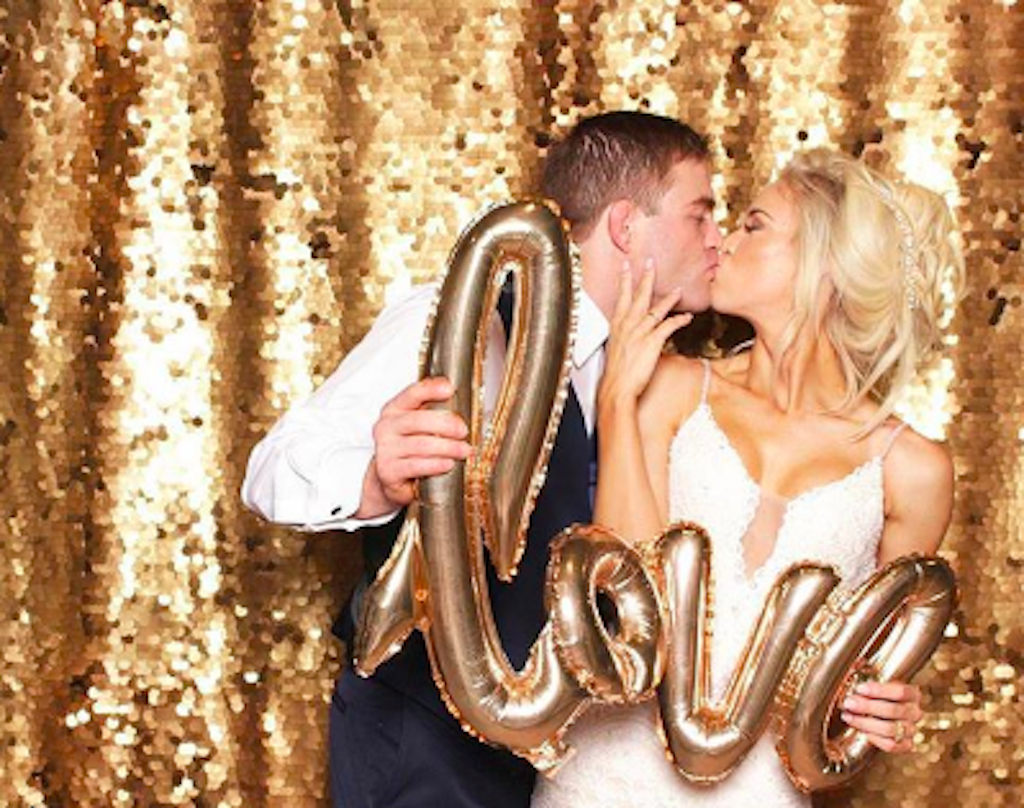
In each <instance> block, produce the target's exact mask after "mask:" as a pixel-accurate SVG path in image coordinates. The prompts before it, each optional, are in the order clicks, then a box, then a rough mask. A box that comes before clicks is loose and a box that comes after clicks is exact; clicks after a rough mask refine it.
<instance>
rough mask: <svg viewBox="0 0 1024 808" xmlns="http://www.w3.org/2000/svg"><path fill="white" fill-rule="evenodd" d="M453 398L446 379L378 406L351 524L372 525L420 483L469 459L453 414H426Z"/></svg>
mask: <svg viewBox="0 0 1024 808" xmlns="http://www.w3.org/2000/svg"><path fill="white" fill-rule="evenodd" d="M454 393H455V388H454V387H452V384H451V382H449V381H448V380H447V379H444V378H439V377H438V378H427V379H421V380H420V381H418V382H415V383H414V384H411V385H409V386H408V387H406V388H405V389H404V390H402V391H401V392H400V393H399V394H398V395H396V396H395V397H394V398H393V399H391V400H390V401H389V402H388V403H387V404H385V405H384V408H383V409H382V410H381V414H380V418H378V419H377V423H376V424H375V425H374V427H373V444H374V454H373V459H372V460H371V461H370V465H369V466H368V467H367V469H366V475H365V476H364V477H363V491H362V497H361V499H360V501H359V509H358V510H357V511H356V514H355V515H356V517H357V518H359V519H372V518H374V517H378V516H384V515H385V514H388V513H391V512H393V511H396V510H398V509H399V508H402V507H405V506H406V505H408V504H409V503H410V502H412V500H413V497H414V496H415V494H416V481H417V480H418V479H419V478H420V477H429V476H431V475H434V474H444V473H445V472H447V471H450V470H451V469H452V468H453V467H454V466H455V463H456V462H457V461H459V460H465V459H466V458H467V457H469V455H470V451H471V450H470V444H469V441H468V440H467V437H468V435H469V430H468V428H467V427H466V423H465V421H463V420H462V418H460V417H459V416H458V415H456V414H455V413H453V412H447V411H444V410H434V409H430V408H429V407H430V405H431V404H435V403H440V402H443V401H447V400H448V399H449V398H451V397H452V395H453V394H454Z"/></svg>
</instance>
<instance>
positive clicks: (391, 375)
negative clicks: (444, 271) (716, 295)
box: [242, 284, 608, 531]
mask: <svg viewBox="0 0 1024 808" xmlns="http://www.w3.org/2000/svg"><path fill="white" fill-rule="evenodd" d="M437 288H438V287H437V285H436V284H431V285H427V286H420V287H417V288H415V289H413V290H412V291H411V292H409V293H408V294H406V295H405V296H403V297H402V298H401V299H399V300H397V301H396V302H394V303H393V304H391V305H389V306H388V307H387V308H385V309H384V310H383V311H382V312H381V314H380V316H379V317H378V318H377V320H376V321H375V322H374V324H373V327H372V328H371V329H370V332H369V333H368V334H367V335H366V337H365V338H364V339H363V340H362V341H361V342H360V343H359V344H358V345H357V346H356V347H355V348H353V349H352V351H351V352H350V353H349V354H348V355H347V356H346V357H345V359H344V361H343V362H342V363H341V364H340V365H339V366H338V368H337V369H336V370H335V371H334V373H332V374H331V376H330V378H328V379H327V381H325V382H324V384H323V385H322V386H321V387H320V388H319V389H318V390H317V391H316V392H315V393H314V394H313V395H312V396H310V398H308V399H307V400H306V401H304V402H302V403H300V404H298V405H296V406H294V407H293V408H292V409H290V410H289V411H288V412H287V413H285V414H284V416H282V417H281V419H280V420H279V421H278V422H277V423H276V424H275V425H274V428H273V429H271V431H270V432H269V433H268V434H267V435H266V437H264V438H263V440H261V441H260V442H259V443H258V444H257V445H256V447H255V448H254V449H253V451H252V454H251V455H250V457H249V464H248V467H247V469H246V473H245V481H244V482H243V483H242V499H243V501H244V502H245V504H246V506H247V507H248V508H250V509H252V510H254V511H256V512H257V513H259V514H260V515H262V516H263V517H264V518H266V519H269V520H270V521H272V522H277V523H280V524H287V525H293V526H296V527H299V528H301V529H304V530H313V531H318V530H337V529H341V530H357V529H358V528H360V527H363V526H366V525H376V524H380V523H383V522H386V521H388V520H389V519H391V518H392V517H393V516H394V514H393V513H392V514H387V515H384V516H381V517H378V518H376V519H369V520H360V519H355V518H353V516H352V514H354V513H355V512H356V510H357V509H358V508H359V500H360V497H361V496H362V490H363V477H364V476H365V475H366V469H367V467H368V466H369V464H370V460H371V459H372V458H373V452H374V445H373V427H374V424H375V423H376V422H377V418H378V416H379V414H380V411H381V409H382V408H383V407H384V405H385V404H386V403H387V402H388V401H390V400H391V399H392V398H394V396H395V395H397V394H398V393H399V392H401V391H402V390H403V389H405V388H406V387H408V386H409V385H410V384H412V383H413V382H415V381H416V379H417V378H419V355H420V347H421V345H422V343H423V336H424V332H425V329H426V325H427V319H428V317H429V316H430V311H431V308H432V306H433V302H434V298H435V296H436V293H437ZM607 338H608V320H607V319H606V318H605V316H604V314H603V313H602V312H601V310H600V309H599V308H598V307H597V304H596V303H594V301H593V300H591V299H590V297H589V296H588V295H587V294H586V293H585V292H581V294H580V304H579V310H578V312H577V331H576V338H575V341H574V343H573V349H572V370H571V373H570V380H571V383H572V385H573V388H574V390H575V392H576V398H577V399H578V400H579V403H580V408H581V409H582V411H583V418H584V421H585V422H586V427H587V431H588V433H589V432H591V431H592V430H593V423H594V403H595V399H596V397H597V385H598V382H599V381H600V379H601V372H602V370H603V369H604V351H603V350H601V348H602V346H603V345H604V342H605V340H606V339H607ZM505 343H506V339H505V335H504V328H503V326H502V323H501V320H500V318H499V317H497V316H494V317H493V318H492V320H491V323H490V331H489V333H488V339H487V354H486V361H485V364H484V396H485V406H486V408H487V410H488V412H489V411H490V409H491V408H492V407H493V405H494V398H495V396H496V394H497V390H498V388H499V386H500V383H501V376H502V373H503V372H504V364H505Z"/></svg>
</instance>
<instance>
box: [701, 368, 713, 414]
mask: <svg viewBox="0 0 1024 808" xmlns="http://www.w3.org/2000/svg"><path fill="white" fill-rule="evenodd" d="M700 361H701V363H702V364H703V365H704V385H703V386H702V387H701V390H700V403H701V404H707V403H708V388H709V387H710V386H711V360H709V359H701V360H700Z"/></svg>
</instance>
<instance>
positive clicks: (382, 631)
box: [354, 202, 662, 768]
mask: <svg viewBox="0 0 1024 808" xmlns="http://www.w3.org/2000/svg"><path fill="white" fill-rule="evenodd" d="M510 267H512V268H513V269H514V271H513V279H514V282H515V284H516V289H515V301H516V303H515V309H514V312H513V315H514V316H513V326H512V330H511V334H510V337H509V343H508V351H507V358H506V368H505V376H504V380H503V382H502V386H501V390H500V392H499V394H498V396H497V402H498V403H497V407H496V410H495V412H494V413H493V415H492V417H491V421H490V424H489V425H485V424H484V419H483V398H482V393H483V385H482V369H483V352H484V347H485V343H486V331H487V328H488V320H489V318H490V316H491V314H492V312H493V311H494V309H495V305H496V301H497V297H498V294H499V292H500V288H501V285H502V281H503V277H504V275H505V273H506V270H507V269H509V268H510ZM578 282H579V281H578V278H577V277H576V273H575V271H574V270H573V265H572V262H571V260H570V255H569V247H568V240H567V236H566V234H565V231H564V230H563V224H562V222H561V220H560V219H559V217H558V216H557V215H556V214H555V213H554V212H553V211H552V210H551V209H549V208H548V207H546V206H545V205H544V204H541V203H535V202H523V203H516V204H511V205H506V206H502V207H499V208H496V209H493V210H491V211H490V212H488V213H486V214H485V215H484V216H483V217H482V218H480V219H479V220H478V221H477V222H476V223H475V224H473V225H472V226H471V227H470V228H468V230H467V231H466V232H465V233H464V234H463V235H462V236H461V237H460V239H459V242H458V244H457V245H456V247H455V249H454V251H453V253H452V256H451V258H450V259H449V267H448V272H447V275H446V277H445V280H444V284H443V287H442V290H441V294H440V297H439V299H438V307H437V311H436V314H435V316H434V318H433V320H432V322H431V325H430V328H429V332H428V339H427V344H426V349H425V354H424V358H423V369H422V373H423V375H424V376H445V377H447V378H448V379H449V380H451V382H452V384H453V385H454V387H455V391H456V392H455V395H454V396H453V398H452V399H451V400H450V401H448V402H444V403H442V404H440V405H438V407H439V408H450V409H451V410H452V411H454V412H456V413H458V414H459V415H461V416H462V417H463V419H464V420H465V421H466V422H467V423H468V424H469V426H470V438H469V439H470V441H471V443H472V444H473V446H474V448H475V451H474V454H473V456H472V457H471V458H470V459H469V460H468V461H466V462H465V463H460V464H458V465H457V466H456V467H455V468H454V469H453V470H452V471H450V472H448V473H446V474H441V475H438V476H435V477H429V478H425V479H423V480H421V481H420V482H419V486H418V493H417V498H416V501H415V503H414V504H413V506H412V507H411V508H410V509H409V512H408V515H407V518H406V522H405V524H404V526H403V528H402V530H401V533H400V535H399V538H398V541H397V542H396V545H395V548H394V550H393V552H392V555H391V557H390V558H389V559H388V561H387V563H386V564H385V565H384V566H383V567H382V568H381V570H380V572H379V574H378V576H377V579H376V581H375V582H374V584H373V585H372V586H371V587H370V589H369V591H368V592H367V594H366V597H365V600H364V609H363V614H362V617H361V620H360V625H359V629H358V631H357V635H356V642H355V648H354V655H355V665H356V668H357V670H358V671H359V672H360V673H363V674H364V675H368V674H370V673H372V671H374V670H375V669H376V668H377V666H378V665H380V664H381V663H382V662H384V661H385V660H386V659H387V658H388V657H389V656H390V655H392V654H393V653H395V652H396V651H397V650H398V648H399V647H400V646H401V644H402V642H404V640H405V638H406V637H407V636H408V634H409V633H410V632H411V631H412V630H414V629H416V628H419V629H420V630H422V631H423V632H424V634H425V636H426V640H427V649H428V651H429V654H430V659H431V664H432V666H433V670H434V678H435V681H436V683H437V685H438V687H439V689H440V690H441V694H442V697H443V699H444V701H445V703H446V705H447V706H448V708H449V709H450V711H451V712H452V713H453V714H454V715H455V716H456V717H457V718H458V719H459V720H460V722H461V723H462V726H463V728H464V729H465V730H466V731H468V732H470V733H472V734H474V735H477V736H479V737H482V738H484V739H486V740H487V741H489V742H491V743H494V744H498V745H501V746H504V747H506V748H508V749H510V750H512V751H513V752H515V753H517V754H519V755H521V756H523V757H525V758H527V759H529V760H531V761H533V762H534V764H535V765H537V766H538V767H539V768H547V767H552V766H554V765H557V763H558V761H559V760H560V759H561V757H562V750H561V747H560V737H561V733H562V731H563V730H564V728H565V726H566V725H567V724H568V723H569V722H570V721H571V720H572V719H573V718H574V717H575V716H576V715H577V714H578V713H579V711H580V710H582V709H583V707H584V706H585V704H586V702H587V701H588V699H589V698H590V693H591V692H601V693H604V694H611V693H614V692H617V693H619V694H620V695H621V696H622V697H624V698H625V697H628V696H629V694H631V693H636V692H641V693H642V692H647V691H649V690H650V689H651V688H652V687H653V684H654V682H655V681H656V680H657V677H658V675H659V674H660V670H659V666H658V657H657V648H658V647H659V641H660V639H661V636H662V633H661V626H660V623H659V622H658V616H659V612H658V608H657V598H656V595H654V594H653V584H652V583H651V582H650V581H649V579H647V580H646V587H645V585H644V584H645V581H644V579H645V578H646V572H645V571H644V567H643V564H642V561H641V560H640V559H639V557H634V556H635V551H633V550H631V549H630V548H629V547H627V546H626V545H625V544H624V543H623V542H621V541H620V540H619V539H617V538H615V537H610V536H607V535H601V536H600V537H598V536H597V535H596V534H595V535H591V534H588V533H582V534H580V535H575V536H572V535H566V536H565V537H564V539H563V541H562V542H561V544H560V546H561V548H562V554H561V555H560V556H559V557H560V558H562V559H563V562H564V563H563V564H562V565H561V566H559V565H558V564H556V565H555V566H554V567H553V569H555V572H554V573H553V576H552V580H553V581H554V582H555V583H553V586H554V587H555V589H556V590H559V587H562V588H571V584H570V582H573V583H576V584H581V585H582V586H583V587H584V588H585V589H588V590H589V591H594V592H596V591H603V590H606V591H607V594H608V595H609V596H610V597H612V598H613V599H614V598H615V597H618V595H617V592H619V591H620V590H621V591H623V592H627V593H629V592H633V591H636V590H637V587H638V586H639V589H641V590H644V591H645V592H646V598H647V599H646V601H645V602H646V603H648V604H651V605H650V608H649V609H648V610H647V611H648V612H649V613H648V615H647V617H646V618H643V619H640V620H636V621H633V622H631V623H629V621H628V620H627V623H629V625H639V624H640V623H642V622H644V620H646V622H647V624H648V625H649V627H650V628H649V630H647V631H636V632H633V633H632V634H630V635H629V636H628V637H626V638H619V639H617V640H611V639H610V638H609V637H607V634H605V635H603V636H602V635H601V633H600V632H596V633H595V632H590V633H586V632H582V631H581V630H580V627H581V626H582V625H584V623H585V620H586V619H593V616H596V614H597V613H596V609H595V610H593V614H592V615H591V614H590V613H588V614H587V615H586V618H585V617H584V615H583V614H582V613H577V614H573V613H571V612H566V611H565V610H564V609H563V613H562V615H561V617H560V619H559V620H558V621H556V626H557V630H556V628H554V627H552V625H551V622H550V620H549V622H548V624H547V625H546V626H545V627H544V629H543V630H542V631H541V633H540V636H539V637H538V639H537V641H536V642H535V644H534V645H533V647H532V649H531V652H530V655H529V658H528V659H527V662H526V664H525V666H524V668H523V669H522V670H520V671H516V670H513V668H512V666H511V664H510V663H509V660H508V658H507V656H506V654H505V652H504V650H503V649H502V647H501V642H500V638H499V636H498V633H497V629H496V627H495V623H494V617H493V613H492V611H491V604H490V601H489V598H488V591H487V578H486V572H485V566H484V546H486V547H487V549H488V550H489V553H490V558H491V562H492V563H493V565H494V567H495V570H496V571H497V573H498V576H499V577H500V578H503V579H506V580H508V579H510V578H512V577H513V576H514V575H515V573H516V565H517V563H518V561H519V559H520V557H521V555H522V552H523V548H524V543H525V538H526V528H527V525H528V522H529V517H530V513H531V511H532V509H533V504H534V501H535V499H536V496H537V494H538V492H539V490H540V487H541V485H542V484H543V480H544V473H545V464H546V461H547V458H548V455H549V453H550V448H551V443H552V441H553V439H554V434H555V431H556V430H557V426H558V421H559V417H560V414H561V409H562V405H563V403H564V400H565V395H566V383H567V374H568V357H569V348H570V343H571V334H572V321H573V308H572V306H573V302H574V300H575V297H576V290H577V287H578ZM609 559H613V560H611V561H609ZM625 559H628V561H624V560H625ZM623 563H626V564H628V565H629V566H630V569H632V570H633V571H634V573H635V574H634V575H633V576H632V577H630V576H626V578H623V577H622V576H618V575H615V574H613V572H612V570H613V568H614V567H616V565H618V566H620V567H621V565H622V564H623ZM577 565H581V566H577ZM627 579H628V580H627ZM638 581H639V584H638V583H637V582H638ZM559 582H560V583H559ZM560 600H561V598H560V596H558V597H556V601H559V602H560ZM634 600H635V599H634ZM563 605H564V604H563ZM620 613H623V614H625V615H627V617H628V615H629V607H628V604H623V607H622V609H620ZM556 633H557V634H559V636H560V638H561V639H560V641H559V636H556ZM567 635H571V636H573V637H574V638H575V637H576V636H577V635H578V636H580V637H582V640H583V641H584V642H585V643H588V644H589V649H590V651H589V653H588V654H585V655H584V657H583V658H584V659H585V660H586V662H585V663H579V662H578V661H577V660H579V659H580V657H579V656H578V652H579V650H580V649H579V647H578V646H577V644H576V642H575V639H573V640H571V641H570V640H566V636H567ZM633 640H635V642H636V644H637V646H638V647H637V650H636V651H635V652H632V653H629V652H628V651H625V650H623V649H624V648H625V647H626V646H628V645H629V644H630V642H631V641H633ZM559 648H561V651H560V650H559ZM567 649H572V650H567ZM602 652H609V653H608V654H606V657H605V660H604V661H598V659H599V657H600V654H601V653H602ZM626 656H628V657H629V661H630V664H625V663H623V662H622V660H623V658H624V657H626ZM609 660H610V661H609ZM563 661H565V662H566V663H567V664H563ZM574 661H575V662H574ZM605 661H607V664H604V662H605ZM591 662H593V663H594V665H595V667H596V668H598V670H596V671H595V675H596V678H595V679H594V681H596V682H597V683H598V684H596V685H594V686H593V687H591V686H589V685H590V684H593V683H592V682H591V680H589V679H588V677H586V676H581V675H580V669H581V668H580V666H581V665H583V666H584V667H585V666H586V665H588V664H590V663H591ZM574 664H575V669H576V674H575V675H574V674H573V673H572V671H573V667H574ZM602 665H603V667H602ZM616 665H618V667H616ZM616 677H619V678H618V679H616ZM595 688H596V689H595Z"/></svg>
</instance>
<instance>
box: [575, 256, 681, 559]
mask: <svg viewBox="0 0 1024 808" xmlns="http://www.w3.org/2000/svg"><path fill="white" fill-rule="evenodd" d="M653 282H654V277H653V272H652V271H651V270H650V269H647V270H645V272H644V274H643V276H642V278H641V281H640V284H639V285H638V287H637V288H636V290H635V291H634V289H633V286H632V279H631V277H630V275H629V274H628V272H624V273H623V276H622V279H621V281H620V290H619V300H618V304H617V305H616V309H615V313H614V314H613V316H612V322H611V335H610V336H609V339H608V346H607V351H606V355H605V369H604V374H603V376H602V378H601V385H600V387H599V388H598V396H597V431H598V483H597V494H596V497H595V502H594V521H595V522H596V523H597V524H600V525H604V526H605V527H608V528H611V529H612V530H614V531H615V532H616V533H618V534H620V535H621V536H622V537H623V538H626V539H629V540H632V541H636V540H639V539H646V538H650V537H652V536H655V535H657V534H658V533H659V532H660V531H661V530H662V528H663V527H664V524H665V514H664V500H663V499H661V498H659V497H657V496H656V495H655V491H656V490H658V489H657V488H656V484H655V481H653V480H652V479H651V475H650V474H649V470H648V463H649V457H648V456H649V455H650V454H652V450H654V453H655V454H660V453H661V452H660V451H658V450H656V449H655V446H654V444H655V443H660V442H659V441H657V440H654V441H650V440H647V439H648V438H650V437H651V435H650V431H649V430H648V429H645V428H643V427H644V425H642V424H641V411H643V412H644V413H650V412H652V411H654V412H658V411H659V409H660V408H659V407H658V404H657V400H658V399H661V396H659V395H657V391H658V389H660V388H661V387H662V385H661V384H658V383H652V376H654V378H655V382H656V381H657V379H658V378H659V377H660V376H661V374H660V373H658V372H656V371H655V368H656V367H657V366H658V361H659V357H660V356H661V350H662V347H663V346H664V344H665V340H666V339H668V337H669V336H670V335H671V334H672V333H673V332H674V331H676V330H677V329H678V328H680V327H681V326H682V325H685V324H686V323H687V322H689V320H690V315H686V314H673V315H669V314H668V312H669V311H670V310H671V308H672V306H673V305H675V303H676V301H677V300H678V296H677V295H668V296H667V297H665V298H663V299H661V300H658V301H655V302H654V303H653V304H652V302H651V297H652V288H653ZM645 391H647V392H646V393H645ZM641 396H644V399H645V400H644V403H643V404H641ZM661 414H662V415H665V417H670V416H669V415H668V414H667V413H666V412H665V411H664V410H661ZM650 420H652V419H650V418H649V417H645V418H644V421H645V422H647V421H650ZM645 433H647V434H645ZM645 440H647V442H646V443H645Z"/></svg>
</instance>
